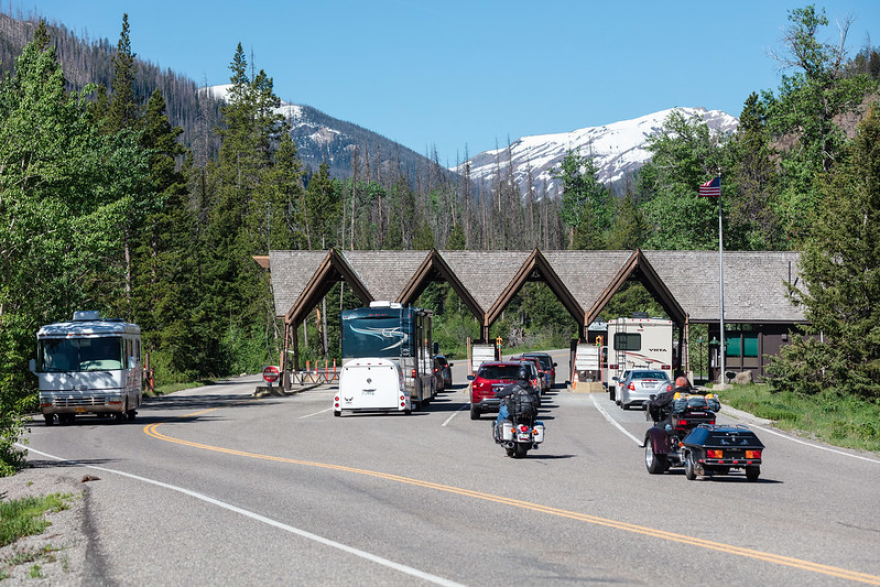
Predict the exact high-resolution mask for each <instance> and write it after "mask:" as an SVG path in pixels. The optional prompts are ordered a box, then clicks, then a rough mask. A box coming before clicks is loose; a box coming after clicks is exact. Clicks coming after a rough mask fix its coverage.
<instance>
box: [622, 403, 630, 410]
mask: <svg viewBox="0 0 880 587" xmlns="http://www.w3.org/2000/svg"><path fill="white" fill-rule="evenodd" d="M620 407H621V408H623V411H624V412H628V411H629V404H623V403H622V404H620Z"/></svg>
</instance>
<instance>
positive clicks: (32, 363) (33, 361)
mask: <svg viewBox="0 0 880 587" xmlns="http://www.w3.org/2000/svg"><path fill="white" fill-rule="evenodd" d="M28 369H30V372H31V373H36V372H37V360H36V359H31V360H30V361H28Z"/></svg>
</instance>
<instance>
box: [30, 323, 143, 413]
mask: <svg viewBox="0 0 880 587" xmlns="http://www.w3.org/2000/svg"><path fill="white" fill-rule="evenodd" d="M140 357H141V329H140V327H139V326H138V325H137V324H130V323H127V322H123V321H122V320H120V319H102V318H100V316H99V315H98V312H74V314H73V320H71V321H70V322H56V323H54V324H48V325H46V326H43V327H42V328H40V329H39V331H37V359H36V360H33V359H32V360H31V371H32V372H33V373H34V374H35V375H36V376H37V379H38V380H39V387H40V411H41V412H42V414H43V417H44V418H45V420H46V424H47V425H52V424H54V423H55V419H56V417H57V419H58V421H59V422H61V423H70V422H72V421H73V420H74V418H75V417H76V416H77V415H82V414H96V415H98V416H99V417H110V416H113V417H115V418H116V420H117V421H124V420H126V419H128V420H133V419H134V417H135V415H136V414H137V409H138V408H139V407H140V405H141V402H142V398H143V393H142V371H141V358H140Z"/></svg>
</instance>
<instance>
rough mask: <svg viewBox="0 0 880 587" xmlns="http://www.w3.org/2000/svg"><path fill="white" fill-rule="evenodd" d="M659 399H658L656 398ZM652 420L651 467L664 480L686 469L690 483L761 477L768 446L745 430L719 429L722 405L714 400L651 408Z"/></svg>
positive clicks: (687, 399)
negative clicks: (737, 474)
mask: <svg viewBox="0 0 880 587" xmlns="http://www.w3.org/2000/svg"><path fill="white" fill-rule="evenodd" d="M652 399H653V398H652ZM645 407H646V410H645V411H646V416H647V417H648V418H650V419H652V420H653V421H654V425H653V426H652V427H651V428H649V429H648V431H647V432H646V433H645V442H644V444H643V445H642V446H643V447H644V448H645V466H646V467H647V469H648V473H650V474H652V475H659V474H661V473H663V472H665V471H666V470H668V469H670V468H672V467H684V473H685V477H687V478H688V479H689V480H693V479H696V478H697V476H698V475H704V476H712V475H727V474H728V473H730V470H731V469H745V473H746V478H747V479H748V480H749V481H757V479H758V476H759V475H760V474H761V455H762V453H763V450H764V445H763V444H762V443H761V441H760V440H758V437H757V436H756V435H755V433H754V432H752V431H751V430H749V428H748V427H746V426H743V425H736V426H718V425H716V424H715V412H717V411H719V410H720V409H721V404H719V403H718V400H717V399H716V398H715V397H714V396H713V395H712V394H708V395H700V394H687V393H683V394H677V395H676V399H675V400H674V401H673V402H672V404H671V405H670V406H669V407H668V409H665V410H657V409H656V408H654V407H652V406H651V405H650V402H646V403H645Z"/></svg>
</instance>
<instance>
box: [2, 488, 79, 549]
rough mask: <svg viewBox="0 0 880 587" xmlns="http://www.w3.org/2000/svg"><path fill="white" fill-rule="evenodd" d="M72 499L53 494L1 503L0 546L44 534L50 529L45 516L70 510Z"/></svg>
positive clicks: (68, 496) (69, 496) (66, 495)
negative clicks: (25, 537)
mask: <svg viewBox="0 0 880 587" xmlns="http://www.w3.org/2000/svg"><path fill="white" fill-rule="evenodd" d="M72 497H73V496H71V495H70V494H64V495H62V494H60V493H52V494H50V495H44V496H40V497H25V498H22V499H14V500H11V501H2V502H0V546H6V545H7V544H12V543H13V542H15V541H16V540H18V539H19V538H23V537H24V536H33V535H35V534H42V533H43V532H44V531H45V530H46V528H48V527H49V521H48V520H46V518H45V517H44V514H45V513H46V512H47V511H52V512H60V511H62V510H66V509H68V508H69V507H70V506H69V505H68V504H67V500H68V499H71V498H72Z"/></svg>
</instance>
